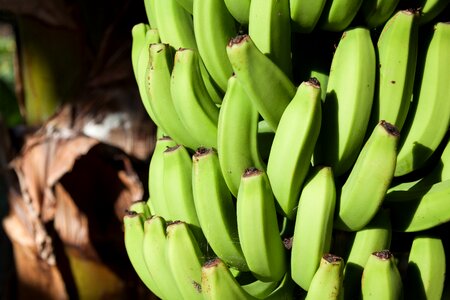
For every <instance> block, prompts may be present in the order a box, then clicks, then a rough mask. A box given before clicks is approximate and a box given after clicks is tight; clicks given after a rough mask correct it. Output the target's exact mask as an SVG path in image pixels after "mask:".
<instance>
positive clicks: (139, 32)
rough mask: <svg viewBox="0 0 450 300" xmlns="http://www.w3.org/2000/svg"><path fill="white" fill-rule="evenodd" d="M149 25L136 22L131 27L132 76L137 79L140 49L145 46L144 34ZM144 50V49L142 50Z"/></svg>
mask: <svg viewBox="0 0 450 300" xmlns="http://www.w3.org/2000/svg"><path fill="white" fill-rule="evenodd" d="M149 29H150V26H149V25H148V24H145V23H138V24H136V25H134V26H133V28H131V38H132V39H131V65H132V67H133V73H134V77H135V79H136V81H137V79H138V76H137V75H138V72H137V70H138V60H139V55H140V54H141V51H142V50H143V49H145V48H146V46H147V45H146V43H145V35H146V34H147V31H148V30H149ZM144 51H145V50H144Z"/></svg>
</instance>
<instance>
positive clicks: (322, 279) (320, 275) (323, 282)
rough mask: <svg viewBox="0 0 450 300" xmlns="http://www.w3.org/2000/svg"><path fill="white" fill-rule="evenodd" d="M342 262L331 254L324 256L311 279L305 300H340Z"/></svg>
mask: <svg viewBox="0 0 450 300" xmlns="http://www.w3.org/2000/svg"><path fill="white" fill-rule="evenodd" d="M343 269H344V260H343V259H342V257H339V256H337V255H333V254H324V255H323V257H322V259H321V260H320V265H319V267H318V269H317V271H316V273H315V274H314V277H313V278H312V281H311V284H310V287H309V290H308V293H307V294H306V298H305V300H316V299H336V300H337V299H341V298H340V297H341V296H340V295H341V293H342V271H343Z"/></svg>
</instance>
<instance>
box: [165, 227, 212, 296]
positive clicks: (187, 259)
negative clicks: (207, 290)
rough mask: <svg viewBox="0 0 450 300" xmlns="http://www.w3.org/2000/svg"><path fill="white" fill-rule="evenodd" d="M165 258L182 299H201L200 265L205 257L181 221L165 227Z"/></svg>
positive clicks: (192, 235)
mask: <svg viewBox="0 0 450 300" xmlns="http://www.w3.org/2000/svg"><path fill="white" fill-rule="evenodd" d="M166 235H167V245H166V260H167V261H168V262H169V268H170V272H171V273H172V275H173V277H174V283H175V284H176V286H177V287H178V290H179V291H180V293H181V294H182V295H183V298H182V299H199V300H200V299H203V293H202V265H203V264H204V262H205V257H204V255H203V253H202V251H201V249H200V246H199V245H198V244H197V240H196V239H195V237H194V234H193V233H192V231H191V228H190V226H189V225H188V224H187V223H185V222H182V221H177V222H173V223H170V224H168V225H167V227H166Z"/></svg>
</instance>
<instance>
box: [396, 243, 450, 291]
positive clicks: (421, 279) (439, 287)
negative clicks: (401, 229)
mask: <svg viewBox="0 0 450 300" xmlns="http://www.w3.org/2000/svg"><path fill="white" fill-rule="evenodd" d="M445 275H446V259H445V250H444V246H443V243H442V240H441V239H440V238H439V237H436V236H431V235H417V236H415V237H414V239H413V242H412V245H411V250H410V252H409V258H408V268H407V271H406V284H405V296H406V297H405V298H406V299H418V300H440V299H444V298H442V292H443V290H444V281H445Z"/></svg>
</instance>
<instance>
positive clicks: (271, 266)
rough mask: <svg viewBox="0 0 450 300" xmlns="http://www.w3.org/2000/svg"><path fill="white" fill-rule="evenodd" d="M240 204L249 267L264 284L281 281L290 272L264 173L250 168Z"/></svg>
mask: <svg viewBox="0 0 450 300" xmlns="http://www.w3.org/2000/svg"><path fill="white" fill-rule="evenodd" d="M241 178H242V179H241V183H240V185H239V191H238V195H237V201H236V214H237V227H238V233H239V240H240V242H241V247H242V251H243V253H244V257H245V260H246V261H247V265H248V268H249V269H250V271H251V272H252V274H253V275H254V276H255V277H256V278H257V279H259V280H261V281H279V280H281V278H282V277H283V275H284V274H285V273H286V270H287V261H286V250H285V248H284V245H283V242H282V240H281V237H280V234H279V231H278V223H277V214H276V209H275V200H274V198H273V194H272V190H271V188H270V183H269V179H268V178H267V175H266V173H265V172H264V171H262V170H258V169H256V168H248V169H247V170H245V172H244V174H243V175H242V177H241Z"/></svg>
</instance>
